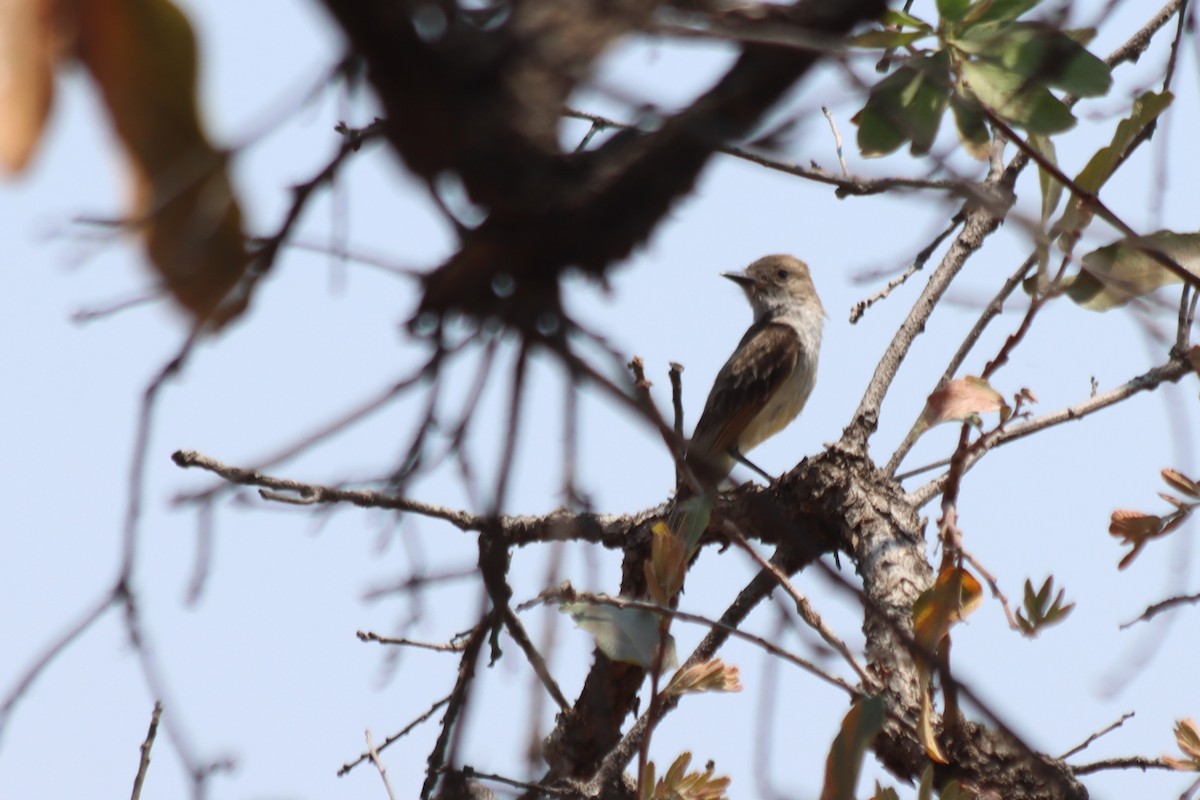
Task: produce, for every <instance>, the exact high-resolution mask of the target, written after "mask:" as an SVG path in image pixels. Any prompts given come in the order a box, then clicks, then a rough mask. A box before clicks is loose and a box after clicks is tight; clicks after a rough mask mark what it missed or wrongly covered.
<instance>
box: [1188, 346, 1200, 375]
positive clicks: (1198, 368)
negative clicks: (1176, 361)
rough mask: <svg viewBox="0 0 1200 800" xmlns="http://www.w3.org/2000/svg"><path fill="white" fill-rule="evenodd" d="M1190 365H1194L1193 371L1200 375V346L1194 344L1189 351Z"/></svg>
mask: <svg viewBox="0 0 1200 800" xmlns="http://www.w3.org/2000/svg"><path fill="white" fill-rule="evenodd" d="M1187 359H1188V363H1189V364H1191V365H1192V370H1193V371H1194V372H1195V373H1196V374H1197V375H1200V344H1194V345H1192V346H1191V348H1190V349H1189V350H1188V351H1187Z"/></svg>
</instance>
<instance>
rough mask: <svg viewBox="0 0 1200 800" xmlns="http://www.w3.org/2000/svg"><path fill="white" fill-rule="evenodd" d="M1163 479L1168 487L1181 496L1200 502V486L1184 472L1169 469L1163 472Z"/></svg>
mask: <svg viewBox="0 0 1200 800" xmlns="http://www.w3.org/2000/svg"><path fill="white" fill-rule="evenodd" d="M1162 478H1163V480H1164V481H1166V482H1167V485H1168V486H1170V487H1171V488H1172V489H1174V490H1175V491H1177V492H1179V493H1180V494H1185V495H1187V496H1188V497H1194V498H1196V499H1198V500H1200V485H1197V484H1196V482H1195V481H1194V480H1192V479H1191V478H1189V477H1188V476H1186V475H1184V474H1183V473H1182V472H1179V471H1178V470H1174V469H1170V468H1167V469H1164V470H1163V471H1162Z"/></svg>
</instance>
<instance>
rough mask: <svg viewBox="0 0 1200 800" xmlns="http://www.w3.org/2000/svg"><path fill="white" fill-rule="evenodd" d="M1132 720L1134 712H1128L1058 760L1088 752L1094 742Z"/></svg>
mask: <svg viewBox="0 0 1200 800" xmlns="http://www.w3.org/2000/svg"><path fill="white" fill-rule="evenodd" d="M1131 719H1133V712H1132V711H1126V712H1125V713H1124V714H1122V715H1121V718H1120V719H1118V720H1117V721H1116V722H1113V723H1112V724H1110V725H1106V726H1104V727H1103V728H1101V729H1100V730H1098V731H1096V732H1095V733H1093V734H1092V735H1091V736H1089V737H1087V738H1086V739H1084V740H1083V741H1082V742H1080V743H1079V744H1077V745H1075V746H1074V747H1072V748H1071V749H1070V750H1068V751H1067V752H1065V753H1063V754H1062V755H1061V756H1059V757H1058V759H1057V760H1058V761H1066V760H1067V759H1068V758H1070V757H1071V756H1073V755H1075V754H1076V753H1081V752H1083V751H1084V750H1086V749H1087V748H1088V746H1089V745H1090V744H1091V743H1092V742H1094V741H1096V740H1097V739H1099V738H1100V737H1101V736H1104V735H1105V734H1108V733H1112V732H1113V731H1115V730H1116V729H1117V728H1119V727H1121V726H1122V725H1124V724H1125V722H1126V720H1131Z"/></svg>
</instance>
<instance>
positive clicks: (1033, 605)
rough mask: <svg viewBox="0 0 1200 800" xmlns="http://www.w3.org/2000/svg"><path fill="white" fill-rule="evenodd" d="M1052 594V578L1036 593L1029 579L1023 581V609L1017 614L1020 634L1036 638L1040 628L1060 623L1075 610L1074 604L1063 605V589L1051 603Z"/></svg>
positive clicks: (1047, 579)
mask: <svg viewBox="0 0 1200 800" xmlns="http://www.w3.org/2000/svg"><path fill="white" fill-rule="evenodd" d="M1053 592H1054V578H1053V576H1051V577H1048V578H1046V581H1045V582H1044V583H1043V584H1042V586H1041V588H1040V589H1038V590H1037V591H1036V592H1035V591H1034V590H1033V584H1032V583H1030V582H1029V579H1028V578H1027V579H1026V580H1025V607H1024V608H1023V609H1022V610H1020V611H1018V612H1017V624H1018V625H1020V626H1021V632H1022V633H1024V634H1025V635H1026V636H1029V637H1033V636H1037V635H1038V634H1039V633H1040V632H1041V630H1042V628H1044V627H1046V626H1048V625H1053V624H1054V623H1056V622H1062V621H1063V620H1064V619H1066V617H1067V615H1068V614H1070V613H1071V611H1072V610H1073V609H1074V608H1075V604H1074V603H1067V604H1065V605H1064V604H1063V595H1064V590H1063V589H1059V590H1058V594H1057V595H1055V596H1054V600H1053V602H1051V600H1050V596H1051V594H1053Z"/></svg>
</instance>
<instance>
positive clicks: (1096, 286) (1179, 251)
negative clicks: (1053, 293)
mask: <svg viewBox="0 0 1200 800" xmlns="http://www.w3.org/2000/svg"><path fill="white" fill-rule="evenodd" d="M1147 251H1157V252H1158V253H1160V254H1161V255H1164V256H1166V257H1167V258H1170V259H1172V260H1173V261H1174V262H1175V263H1177V264H1178V265H1179V266H1181V267H1183V268H1184V269H1185V270H1187V271H1188V272H1190V273H1191V274H1192V275H1195V276H1196V280H1197V281H1198V282H1200V233H1174V232H1173V231H1157V232H1155V233H1151V234H1149V235H1147V236H1142V237H1140V238H1138V239H1132V240H1131V239H1125V240H1122V241H1120V242H1116V243H1114V244H1110V245H1106V246H1105V247H1101V248H1098V249H1096V250H1093V251H1092V252H1090V253H1088V254H1087V255H1085V256H1084V257H1083V259H1082V266H1081V267H1080V270H1079V272H1078V273H1077V274H1076V275H1075V276H1074V277H1072V278H1068V279H1067V280H1065V281H1063V284H1062V288H1063V290H1064V291H1065V292H1066V294H1067V296H1069V297H1070V298H1071V299H1072V300H1074V301H1075V302H1076V303H1077V304H1078V305H1080V306H1083V307H1084V308H1086V309H1089V310H1091V311H1108V310H1109V309H1112V308H1118V307H1120V306H1123V305H1125V304H1126V303H1127V302H1129V301H1130V300H1132V299H1133V298H1135V297H1142V296H1143V295H1146V294H1149V293H1150V292H1153V291H1154V290H1155V289H1158V288H1161V287H1163V286H1167V285H1169V284H1173V283H1179V282H1180V280H1181V279H1180V277H1179V276H1178V275H1176V274H1175V273H1174V272H1171V271H1170V270H1169V269H1167V268H1166V267H1165V266H1163V265H1162V264H1160V263H1159V262H1158V261H1157V260H1156V259H1155V258H1153V257H1152V256H1151V255H1149V253H1148V252H1147Z"/></svg>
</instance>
